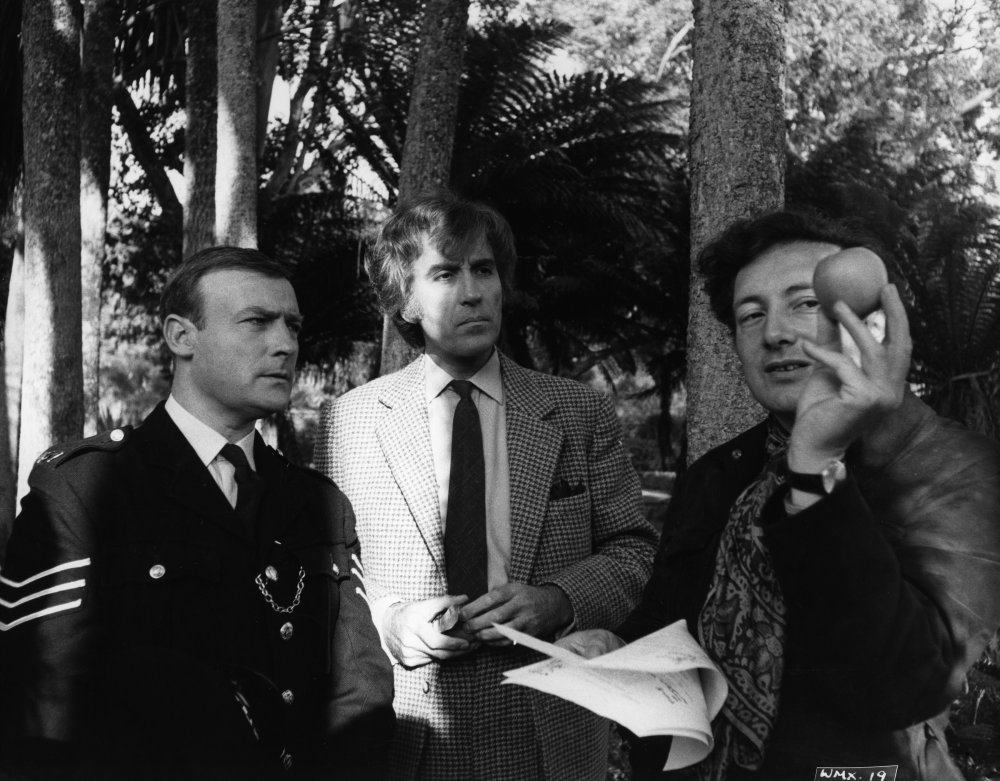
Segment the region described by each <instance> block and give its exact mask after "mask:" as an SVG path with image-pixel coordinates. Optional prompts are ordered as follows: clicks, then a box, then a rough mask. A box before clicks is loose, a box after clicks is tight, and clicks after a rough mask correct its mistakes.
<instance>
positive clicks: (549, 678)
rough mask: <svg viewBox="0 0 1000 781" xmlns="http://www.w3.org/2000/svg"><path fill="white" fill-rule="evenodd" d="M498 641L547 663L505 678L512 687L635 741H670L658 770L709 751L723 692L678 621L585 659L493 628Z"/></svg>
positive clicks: (725, 690) (708, 662) (705, 658)
mask: <svg viewBox="0 0 1000 781" xmlns="http://www.w3.org/2000/svg"><path fill="white" fill-rule="evenodd" d="M494 626H496V628H497V630H498V631H499V632H500V633H501V634H503V635H504V636H505V637H507V638H508V639H510V640H511V641H513V642H514V643H517V644H519V645H524V646H526V647H528V648H531V649H533V650H535V651H539V652H540V653H543V654H545V655H546V656H548V657H550V658H548V659H545V660H543V661H541V662H536V663H535V664H530V665H528V666H527V667H520V668H518V669H516V670H510V671H509V672H506V673H504V675H505V676H506V678H507V680H505V681H504V683H516V684H518V685H520V686H528V687H531V688H532V689H537V690H538V691H541V692H546V693H548V694H554V695H555V696H556V697H561V698H562V699H564V700H568V701H570V702H574V703H576V704H577V705H580V706H582V707H584V708H586V709H587V710H590V711H593V712H594V713H596V714H598V715H599V716H604V717H605V718H608V719H611V720H612V721H616V722H618V723H619V724H621V725H623V726H625V727H628V728H629V729H630V730H632V732H634V733H635V734H636V735H638V736H639V737H646V736H648V735H672V736H673V741H672V743H671V746H670V753H669V755H668V756H667V764H666V765H664V767H663V769H664V770H675V769H677V768H681V767H687V766H688V765H693V764H694V763H696V762H700V761H701V760H702V759H704V758H705V757H706V756H708V754H709V752H710V751H711V750H712V745H713V739H712V726H711V721H712V719H714V718H715V716H716V714H718V712H719V710H720V709H721V708H722V703H723V702H725V700H726V695H727V693H728V686H727V685H726V679H725V677H724V676H723V675H722V673H721V672H719V669H718V668H717V667H716V666H715V664H714V663H713V662H712V660H711V659H709V658H708V656H707V655H706V653H705V651H704V650H703V649H702V648H701V646H700V645H698V643H697V641H696V640H695V639H694V638H693V637H691V635H690V634H689V633H688V631H687V623H686V622H685V621H683V620H681V621H677V622H675V623H673V624H671V625H670V626H666V627H664V628H663V629H660V630H659V631H657V632H653V633H652V634H650V635H646V636H645V637H641V638H639V639H638V640H636V641H635V642H634V643H629V644H628V645H626V646H624V647H623V648H619V649H618V650H617V651H612V652H610V653H607V654H604V655H603V656H598V657H595V658H593V659H584V658H583V657H582V656H578V655H577V654H575V653H573V652H572V651H569V650H567V649H565V648H560V647H558V646H555V645H552V643H546V642H545V641H544V640H539V639H538V638H535V637H531V636H530V635H526V634H524V633H523V632H518V631H517V630H515V629H510V628H508V627H505V626H501V625H498V624H495V625H494Z"/></svg>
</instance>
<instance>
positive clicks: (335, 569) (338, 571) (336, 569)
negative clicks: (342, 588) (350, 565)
mask: <svg viewBox="0 0 1000 781" xmlns="http://www.w3.org/2000/svg"><path fill="white" fill-rule="evenodd" d="M333 574H334V575H339V574H340V567H338V566H337V565H336V564H334V565H333Z"/></svg>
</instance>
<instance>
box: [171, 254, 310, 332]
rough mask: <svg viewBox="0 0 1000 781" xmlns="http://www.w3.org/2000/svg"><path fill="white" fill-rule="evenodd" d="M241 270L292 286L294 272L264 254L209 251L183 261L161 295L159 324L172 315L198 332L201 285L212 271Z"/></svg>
mask: <svg viewBox="0 0 1000 781" xmlns="http://www.w3.org/2000/svg"><path fill="white" fill-rule="evenodd" d="M230 269H239V270H242V271H253V272H254V273H257V274H263V275H264V276H265V277H270V278H271V279H286V280H288V281H289V282H291V270H290V269H289V268H288V267H287V266H286V265H285V264H283V263H279V262H278V261H276V260H272V259H271V258H269V257H268V256H267V255H265V254H264V253H263V252H260V251H259V250H255V249H247V248H245V247H225V246H222V247H208V248H207V249H203V250H200V251H199V252H196V253H195V254H194V255H191V256H190V257H189V258H187V259H186V260H184V261H183V262H182V263H181V264H180V265H179V266H178V267H177V268H176V269H174V271H173V273H172V274H171V275H170V277H169V278H168V279H167V283H166V285H164V287H163V293H162V294H161V295H160V321H161V322H163V321H164V320H166V319H167V317H168V316H170V315H179V316H180V317H186V318H187V319H188V320H190V321H191V322H193V323H194V324H195V325H196V326H197V327H198V328H201V327H202V326H203V325H204V322H203V319H204V311H203V309H202V305H203V302H202V300H201V292H200V291H199V290H198V283H199V282H200V281H201V279H202V277H204V276H205V275H206V274H210V273H211V272H213V271H227V270H230Z"/></svg>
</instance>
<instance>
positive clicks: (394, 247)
mask: <svg viewBox="0 0 1000 781" xmlns="http://www.w3.org/2000/svg"><path fill="white" fill-rule="evenodd" d="M480 238H485V239H486V243H487V244H489V247H490V249H491V250H492V251H493V257H494V259H495V260H496V264H497V272H498V273H499V275H500V283H501V285H502V286H503V292H504V294H505V295H506V293H507V290H508V289H509V287H510V280H511V277H512V275H513V273H514V264H515V262H516V260H517V252H516V250H515V249H514V235H513V233H512V232H511V229H510V225H508V224H507V220H505V219H504V218H503V216H502V215H501V214H500V212H498V211H497V210H496V209H494V208H493V207H492V206H489V205H488V204H485V203H482V202H481V201H471V200H468V199H466V198H462V197H460V196H458V195H456V194H454V193H452V192H450V191H448V190H438V191H435V192H432V193H429V194H425V195H422V196H419V197H418V198H416V199H414V200H412V201H410V202H408V203H403V204H401V205H400V206H399V207H397V209H396V211H394V212H393V214H392V216H391V217H389V219H387V220H386V221H385V222H384V223H383V224H382V226H381V228H380V229H379V231H378V233H377V235H376V236H375V240H374V241H373V242H372V244H371V246H370V247H369V250H368V253H367V255H366V257H365V270H366V271H367V272H368V278H369V279H370V280H371V283H372V286H373V287H374V288H375V295H376V296H377V298H378V304H379V309H381V310H382V313H383V314H385V315H387V316H388V317H389V318H390V319H391V320H392V322H393V323H394V324H395V326H396V328H397V330H398V331H399V333H400V334H401V335H402V337H403V338H404V339H405V340H406V342H407V344H409V345H410V346H411V347H423V346H424V332H423V330H422V329H421V328H420V324H419V323H409V322H407V321H406V320H404V319H403V310H404V309H405V308H406V304H407V301H408V299H409V295H410V284H411V282H412V279H413V276H412V272H411V269H412V267H413V262H414V261H415V260H416V259H417V258H418V257H420V255H421V253H422V252H423V251H424V242H425V241H426V242H427V243H429V244H431V245H433V246H434V247H435V248H436V249H437V251H438V252H440V253H441V254H442V255H444V256H445V257H446V258H462V257H465V256H466V255H468V254H469V253H470V252H471V251H472V250H473V249H474V247H475V244H476V242H478V241H479V239H480Z"/></svg>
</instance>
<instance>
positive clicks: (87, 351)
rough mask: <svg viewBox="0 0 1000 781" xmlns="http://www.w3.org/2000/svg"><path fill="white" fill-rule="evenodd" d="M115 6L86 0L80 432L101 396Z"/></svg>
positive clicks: (108, 0) (93, 419) (94, 417)
mask: <svg viewBox="0 0 1000 781" xmlns="http://www.w3.org/2000/svg"><path fill="white" fill-rule="evenodd" d="M118 14H119V8H118V3H116V2H114V0H85V2H84V6H83V55H82V58H81V66H80V70H81V80H82V84H83V90H82V105H81V114H80V160H81V170H80V250H81V252H80V287H81V291H82V299H81V315H82V316H81V339H82V343H83V414H84V424H83V431H84V434H85V435H87V436H90V435H92V434H96V433H97V425H98V408H99V405H100V399H101V389H100V378H101V278H102V273H103V268H104V253H105V243H104V234H105V233H106V231H107V225H108V180H109V178H110V176H111V104H112V102H113V101H112V96H111V83H112V82H111V80H112V60H113V57H114V46H115V30H116V28H117V25H118Z"/></svg>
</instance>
